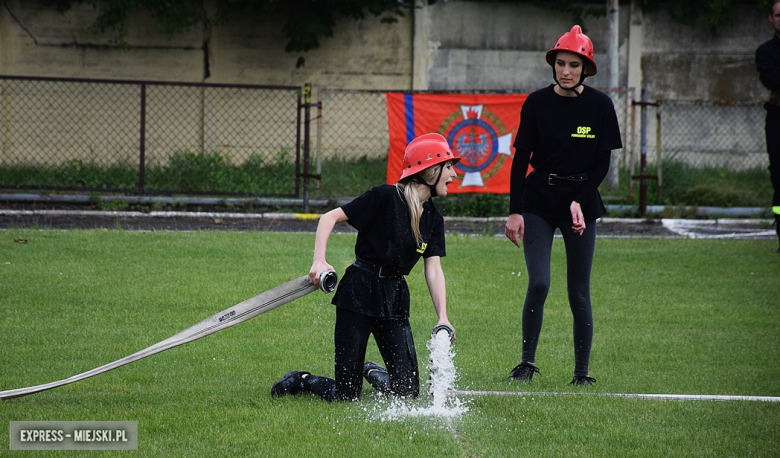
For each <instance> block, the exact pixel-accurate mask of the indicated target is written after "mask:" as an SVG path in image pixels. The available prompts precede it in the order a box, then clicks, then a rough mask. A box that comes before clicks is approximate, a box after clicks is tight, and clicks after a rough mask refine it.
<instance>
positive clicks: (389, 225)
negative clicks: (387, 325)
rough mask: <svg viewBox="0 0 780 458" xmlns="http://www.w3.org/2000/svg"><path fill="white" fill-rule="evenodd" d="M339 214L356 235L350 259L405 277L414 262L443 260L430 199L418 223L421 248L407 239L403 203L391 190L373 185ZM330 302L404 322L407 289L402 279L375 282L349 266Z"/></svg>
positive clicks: (438, 221) (440, 227)
mask: <svg viewBox="0 0 780 458" xmlns="http://www.w3.org/2000/svg"><path fill="white" fill-rule="evenodd" d="M341 209H342V210H343V211H344V213H345V214H346V215H347V217H348V218H349V220H348V221H347V222H348V223H349V224H350V225H351V226H352V227H354V228H355V229H357V230H358V235H357V241H356V242H355V256H356V257H358V258H360V259H361V260H363V261H367V262H369V263H371V264H374V265H377V266H384V267H388V268H391V269H397V270H401V271H404V272H409V271H411V270H412V268H413V267H414V266H415V264H416V263H417V261H419V260H420V257H425V258H427V257H431V256H440V257H444V256H445V255H446V249H445V242H444V218H443V217H442V215H441V213H440V212H439V210H438V209H437V208H436V206H435V205H434V204H433V200H431V199H429V200H428V201H426V202H425V203H424V204H423V215H422V218H421V219H420V233H421V235H422V237H423V242H424V243H423V245H422V247H418V246H417V242H416V241H415V239H414V235H412V228H411V222H410V219H409V209H408V207H407V205H406V201H405V199H404V198H403V197H402V195H401V194H399V192H398V191H397V189H396V187H395V186H393V185H382V186H377V187H375V188H373V189H371V190H369V191H367V192H365V193H363V194H362V195H361V196H360V197H357V198H356V199H354V200H352V201H351V202H349V203H348V204H346V205H343V206H342V207H341ZM332 303H333V304H335V305H336V306H339V307H343V308H346V309H349V310H352V311H355V312H358V313H361V314H364V315H368V316H374V317H388V318H408V317H409V288H408V286H407V285H406V281H405V280H404V278H403V277H397V278H379V277H378V276H377V275H375V274H372V273H370V272H366V271H364V270H361V269H358V268H356V267H354V266H350V267H348V268H347V270H346V272H345V273H344V277H343V278H342V279H341V282H339V287H338V290H337V291H336V295H335V296H334V297H333V301H332Z"/></svg>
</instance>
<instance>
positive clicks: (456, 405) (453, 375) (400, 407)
mask: <svg viewBox="0 0 780 458" xmlns="http://www.w3.org/2000/svg"><path fill="white" fill-rule="evenodd" d="M427 347H428V351H429V352H430V353H429V358H428V360H429V362H428V369H429V370H430V373H431V378H430V380H428V392H429V393H430V394H431V395H432V396H433V403H432V405H417V404H419V401H417V402H416V401H413V400H404V399H397V398H394V399H391V400H390V403H389V405H388V406H387V408H386V409H385V410H383V411H381V412H378V417H379V419H380V420H382V421H391V420H399V419H402V418H410V417H440V418H445V419H455V418H459V417H460V416H461V415H462V414H463V413H465V412H467V411H468V407H467V406H466V405H465V403H463V402H461V400H460V399H458V398H457V397H456V396H454V395H452V394H451V393H450V391H451V390H453V389H455V382H456V380H457V378H458V375H457V371H456V370H455V364H454V362H453V358H454V356H455V353H454V352H453V350H452V344H451V343H450V336H449V333H448V332H447V331H446V330H441V331H439V332H438V333H437V334H436V335H435V336H434V337H432V338H431V340H430V341H428V344H427Z"/></svg>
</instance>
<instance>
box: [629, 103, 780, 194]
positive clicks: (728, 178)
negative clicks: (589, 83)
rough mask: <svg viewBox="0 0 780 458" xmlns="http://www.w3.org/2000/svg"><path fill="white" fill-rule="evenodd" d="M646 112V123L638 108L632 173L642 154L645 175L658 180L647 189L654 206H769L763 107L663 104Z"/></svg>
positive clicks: (635, 171)
mask: <svg viewBox="0 0 780 458" xmlns="http://www.w3.org/2000/svg"><path fill="white" fill-rule="evenodd" d="M645 110H646V112H645V115H644V117H643V116H642V114H641V111H642V108H641V106H639V105H637V106H636V107H635V117H636V119H635V121H636V122H635V123H634V124H633V125H634V129H633V132H632V135H633V139H634V148H633V150H632V151H631V156H632V157H633V158H634V164H635V168H634V173H637V174H638V173H640V172H641V170H639V166H640V164H641V158H642V151H644V156H645V162H646V164H647V173H648V174H651V175H655V176H658V183H656V182H655V180H653V181H652V182H651V183H650V185H649V188H648V189H649V194H650V196H651V197H650V199H649V201H650V203H659V204H661V203H666V204H672V205H686V204H688V205H690V204H697V205H714V206H768V205H769V198H770V196H771V183H770V181H769V172H768V169H767V167H768V165H769V157H768V155H767V153H766V141H765V134H764V117H765V115H766V112H765V111H764V109H763V106H762V104H761V103H753V102H751V103H738V104H720V103H714V102H706V101H679V100H661V101H658V102H653V103H652V104H651V105H650V106H647V108H645ZM643 130H644V135H643ZM643 136H644V138H645V142H644V147H643V143H642V140H641V138H642V137H643ZM656 199H657V202H654V200H656Z"/></svg>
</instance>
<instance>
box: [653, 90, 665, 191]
mask: <svg viewBox="0 0 780 458" xmlns="http://www.w3.org/2000/svg"><path fill="white" fill-rule="evenodd" d="M662 106H663V105H661V103H659V104H658V107H657V108H656V109H655V120H656V130H655V162H656V164H657V165H656V168H657V169H658V170H657V172H656V175H658V203H659V204H660V203H661V202H662V201H663V193H664V183H663V180H662V178H663V176H662V175H661V166H662V164H663V161H662V158H661V107H662Z"/></svg>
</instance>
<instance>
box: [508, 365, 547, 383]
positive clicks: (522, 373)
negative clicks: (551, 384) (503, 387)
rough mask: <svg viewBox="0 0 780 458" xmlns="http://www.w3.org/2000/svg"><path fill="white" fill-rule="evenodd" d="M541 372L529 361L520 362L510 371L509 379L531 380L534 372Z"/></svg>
mask: <svg viewBox="0 0 780 458" xmlns="http://www.w3.org/2000/svg"><path fill="white" fill-rule="evenodd" d="M535 373H536V374H540V375H541V372H539V368H538V367H536V366H534V365H533V364H529V363H520V364H518V365H517V366H515V368H514V369H512V372H510V373H509V380H521V381H523V382H528V381H531V379H532V378H534V374H535Z"/></svg>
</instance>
